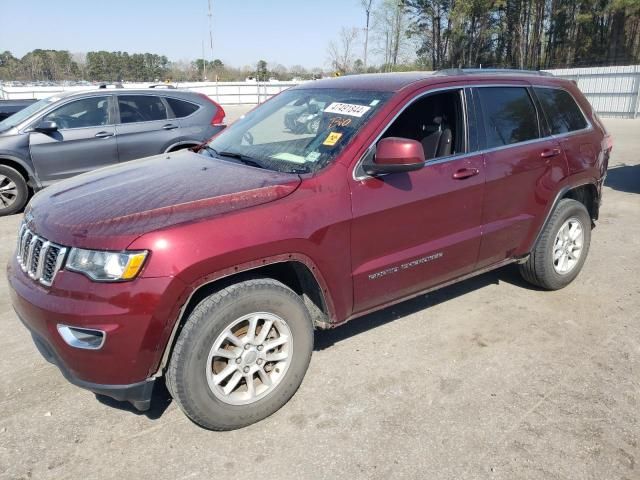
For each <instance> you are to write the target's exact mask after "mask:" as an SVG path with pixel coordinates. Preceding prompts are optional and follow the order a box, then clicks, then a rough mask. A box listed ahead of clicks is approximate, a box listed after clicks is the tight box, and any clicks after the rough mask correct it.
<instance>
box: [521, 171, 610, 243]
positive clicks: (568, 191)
mask: <svg viewBox="0 0 640 480" xmlns="http://www.w3.org/2000/svg"><path fill="white" fill-rule="evenodd" d="M564 198H571V199H573V200H576V201H578V202H580V203H582V204H583V205H584V206H585V207H586V209H587V211H588V212H589V216H590V217H591V219H592V221H593V220H597V219H598V212H599V205H600V203H599V195H598V188H597V186H596V183H595V180H594V181H587V182H584V183H579V184H574V185H565V186H564V187H562V188H561V189H560V190H559V191H558V193H557V194H556V196H555V198H554V200H553V203H552V204H551V208H549V210H548V211H547V213H546V216H545V219H544V221H543V222H542V224H541V225H540V228H539V230H538V232H537V233H536V235H535V236H534V238H533V242H531V244H530V245H529V246H528V249H527V250H526V251H527V252H531V250H532V249H533V248H534V246H535V245H536V243H537V242H538V239H539V238H540V235H542V232H543V231H544V229H545V227H546V226H547V224H548V223H549V219H550V218H551V215H552V214H553V212H554V211H555V209H556V207H557V206H558V203H560V200H562V199H564Z"/></svg>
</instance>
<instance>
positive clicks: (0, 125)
mask: <svg viewBox="0 0 640 480" xmlns="http://www.w3.org/2000/svg"><path fill="white" fill-rule="evenodd" d="M58 99H59V97H49V98H43V99H42V100H39V101H37V102H36V103H32V104H31V105H29V106H28V107H27V108H23V109H22V110H20V111H18V112H16V113H14V114H13V115H11V116H10V117H8V118H5V119H4V120H3V121H1V122H0V132H4V131H5V130H9V129H10V128H13V127H15V126H16V125H18V124H20V123H22V122H24V121H25V120H26V119H27V118H29V117H30V116H31V115H33V114H34V113H36V112H37V111H38V110H40V109H41V108H44V107H46V106H47V105H50V104H51V103H53V102H55V101H56V100H58Z"/></svg>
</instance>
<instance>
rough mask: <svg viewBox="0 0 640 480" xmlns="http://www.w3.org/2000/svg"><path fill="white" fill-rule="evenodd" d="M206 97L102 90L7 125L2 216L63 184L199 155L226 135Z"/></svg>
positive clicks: (61, 100)
mask: <svg viewBox="0 0 640 480" xmlns="http://www.w3.org/2000/svg"><path fill="white" fill-rule="evenodd" d="M224 117H225V112H224V110H223V109H222V107H221V106H220V105H218V104H217V103H216V102H214V101H213V100H211V99H210V98H209V97H207V96H206V95H204V94H200V93H195V92H191V91H186V90H177V89H166V90H160V89H154V90H142V89H138V90H131V89H116V90H107V89H100V90H94V91H84V92H78V93H63V94H59V95H54V96H52V97H49V98H45V99H43V100H40V101H38V102H36V103H33V104H31V105H29V106H28V107H26V108H24V109H22V110H20V111H18V112H17V113H15V114H13V115H11V116H10V117H8V118H6V119H5V120H3V121H1V122H0V216H3V215H9V214H12V213H16V212H18V211H20V210H21V209H22V208H23V207H24V206H25V205H26V203H27V201H28V200H29V196H30V193H31V192H33V191H37V190H39V189H41V188H44V187H46V186H47V185H50V184H52V183H54V182H56V181H58V180H62V179H64V178H69V177H72V176H74V175H78V174H80V173H84V172H88V171H90V170H94V169H96V168H100V167H106V166H109V165H114V164H117V163H121V162H126V161H129V160H134V159H137V158H142V157H148V156H151V155H157V154H161V153H164V152H171V151H174V150H179V149H183V148H191V147H194V146H196V145H198V144H200V143H202V142H204V141H206V140H207V139H209V138H211V137H212V136H214V135H215V134H216V133H217V132H219V131H220V130H221V129H223V128H224V124H223V121H224Z"/></svg>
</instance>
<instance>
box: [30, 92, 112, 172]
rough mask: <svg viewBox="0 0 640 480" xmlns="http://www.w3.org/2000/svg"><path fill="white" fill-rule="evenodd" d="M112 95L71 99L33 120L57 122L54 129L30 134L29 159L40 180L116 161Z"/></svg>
mask: <svg viewBox="0 0 640 480" xmlns="http://www.w3.org/2000/svg"><path fill="white" fill-rule="evenodd" d="M112 98H113V97H112V95H99V96H91V97H84V98H80V99H76V100H71V101H69V102H67V103H65V104H63V105H61V106H60V107H58V108H56V109H54V110H53V111H51V112H49V113H47V114H46V115H45V116H44V117H43V118H41V119H39V120H38V121H37V122H36V123H40V122H41V121H53V122H56V123H57V125H58V130H57V131H55V132H50V133H41V132H35V131H32V132H31V133H29V150H30V152H31V158H32V160H33V164H34V165H35V168H36V172H37V173H38V176H39V178H40V180H41V181H42V182H43V183H45V184H47V183H51V182H53V181H56V180H60V179H63V178H67V177H71V176H74V175H77V174H79V173H83V172H87V171H89V170H93V169H95V168H100V167H105V166H107V165H112V164H114V163H117V162H118V148H117V144H116V138H115V128H114V125H113V121H112V119H113V115H112V105H111V102H112ZM32 126H35V124H34V125H32Z"/></svg>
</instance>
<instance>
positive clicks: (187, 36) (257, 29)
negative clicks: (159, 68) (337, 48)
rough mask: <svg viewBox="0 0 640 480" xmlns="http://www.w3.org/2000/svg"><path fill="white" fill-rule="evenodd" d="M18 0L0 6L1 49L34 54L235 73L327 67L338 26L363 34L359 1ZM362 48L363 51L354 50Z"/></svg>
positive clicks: (16, 53)
mask: <svg viewBox="0 0 640 480" xmlns="http://www.w3.org/2000/svg"><path fill="white" fill-rule="evenodd" d="M211 1H212V14H213V16H212V24H213V54H212V53H211V49H210V47H209V27H208V17H207V0H155V1H151V0H128V1H125V0H107V1H95V0H21V1H7V0H3V1H1V2H0V25H2V28H0V51H4V50H9V51H10V52H12V53H13V54H14V56H16V57H22V56H23V55H24V54H25V53H27V52H29V51H31V50H33V49H35V48H42V49H56V50H69V51H71V52H87V51H91V50H107V51H128V52H129V53H143V52H149V53H157V54H161V55H166V56H167V57H168V58H169V59H170V60H173V61H179V60H193V59H195V58H200V57H202V42H203V41H204V42H205V48H206V50H205V55H206V57H207V58H220V59H221V60H222V61H223V62H224V63H225V64H229V65H232V66H236V67H242V66H244V65H255V63H257V61H258V60H260V59H263V60H266V61H267V62H268V63H275V62H277V63H281V64H283V65H285V66H291V65H302V66H304V67H307V68H310V67H327V66H328V61H327V53H326V52H327V44H328V43H329V41H330V40H332V39H336V38H337V37H338V33H339V31H340V28H341V27H343V26H344V27H349V28H351V27H358V28H363V27H364V22H365V18H364V17H365V15H364V12H363V10H362V8H361V6H360V0H304V1H302V0H298V1H296V0H211ZM358 48H359V49H361V47H360V46H359V47H358Z"/></svg>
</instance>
